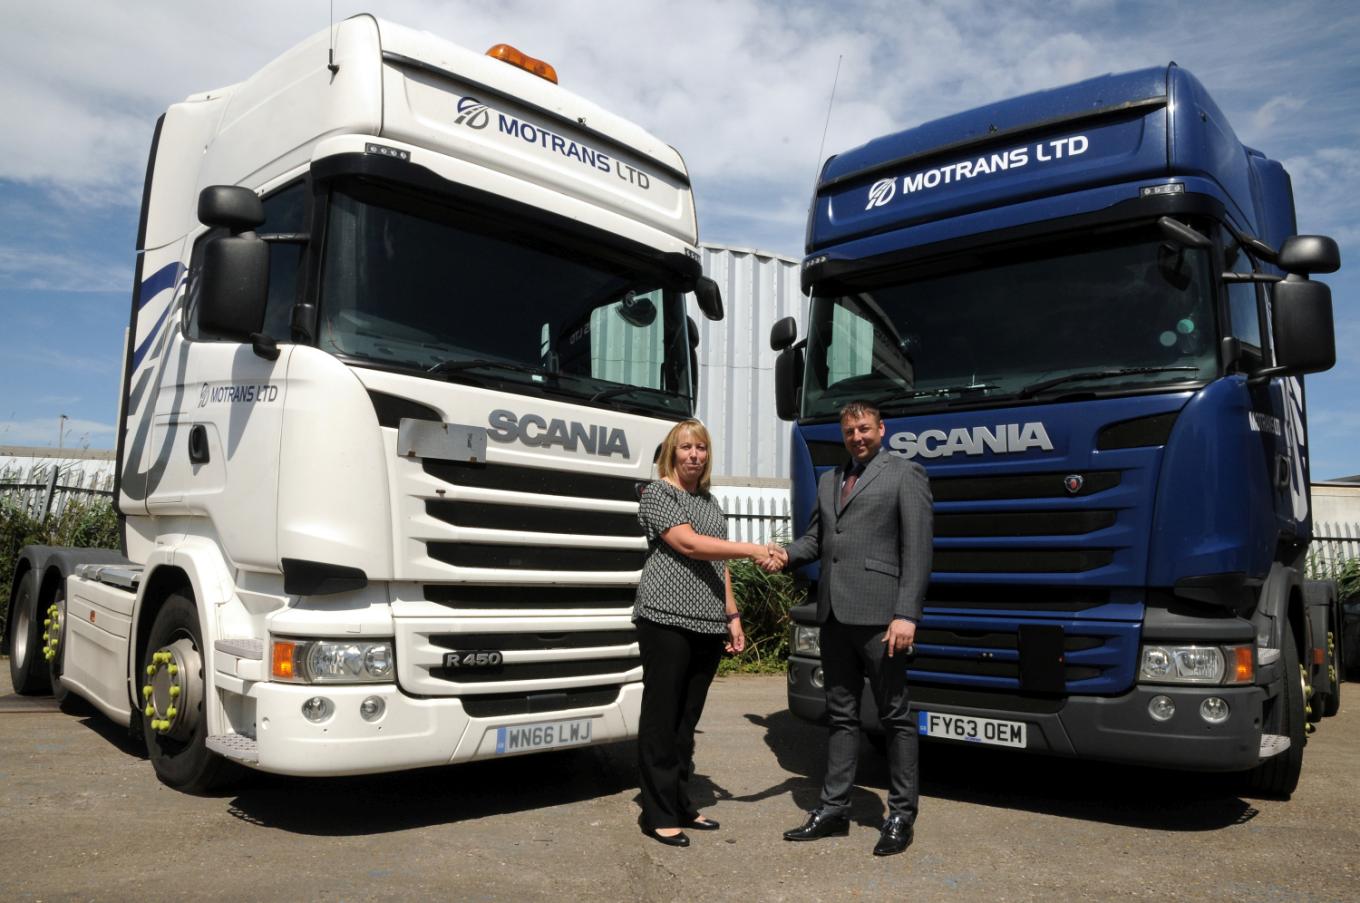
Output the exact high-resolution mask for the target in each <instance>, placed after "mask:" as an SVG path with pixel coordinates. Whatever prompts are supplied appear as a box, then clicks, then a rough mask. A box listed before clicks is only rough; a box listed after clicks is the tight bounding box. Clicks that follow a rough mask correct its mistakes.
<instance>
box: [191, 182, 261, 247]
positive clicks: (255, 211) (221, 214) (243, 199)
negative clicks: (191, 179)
mask: <svg viewBox="0 0 1360 903" xmlns="http://www.w3.org/2000/svg"><path fill="white" fill-rule="evenodd" d="M198 221H199V222H200V223H202V224H203V225H205V226H220V227H222V228H224V229H226V230H227V231H228V232H230V233H231V234H232V235H240V234H241V233H242V232H249V231H251V230H252V229H254V228H255V227H256V226H259V225H261V224H263V223H264V204H262V203H260V198H259V196H258V195H256V194H255V192H253V191H251V190H250V189H249V188H242V187H241V186H239V185H210V186H208V187H207V188H205V189H203V190H202V191H200V192H199V194H198Z"/></svg>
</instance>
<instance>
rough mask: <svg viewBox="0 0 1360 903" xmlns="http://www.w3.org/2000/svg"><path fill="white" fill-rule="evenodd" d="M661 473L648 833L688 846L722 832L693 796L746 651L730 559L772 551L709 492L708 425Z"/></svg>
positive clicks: (646, 601)
mask: <svg viewBox="0 0 1360 903" xmlns="http://www.w3.org/2000/svg"><path fill="white" fill-rule="evenodd" d="M657 470H658V472H659V474H660V477H661V479H659V480H657V481H655V482H653V483H651V484H649V485H648V486H647V488H646V489H645V490H644V491H643V493H642V501H641V504H640V505H639V506H638V520H639V521H641V522H642V526H643V528H644V529H645V530H646V533H647V542H648V545H649V547H650V551H649V552H648V555H647V562H646V564H645V565H644V566H643V569H642V580H641V581H640V583H639V584H638V593H637V602H636V604H635V606H634V608H633V622H634V624H636V625H637V637H638V648H639V649H640V650H641V653H642V686H643V689H642V719H641V723H640V724H639V726H638V767H639V771H640V772H641V775H642V780H641V784H642V787H641V789H642V829H643V832H644V833H645V834H647V836H648V837H652V838H655V839H656V840H658V841H660V842H661V843H664V844H667V845H668V846H677V847H685V846H689V838H688V837H686V836H685V833H684V829H685V828H693V829H696V830H700V831H715V830H717V828H718V823H717V822H716V821H713V820H712V819H708V818H704V817H703V816H701V815H700V814H699V813H698V811H697V810H696V809H695V808H694V805H693V804H692V803H691V802H690V799H689V779H690V776H691V775H693V773H694V729H695V726H696V725H698V723H699V716H700V714H702V713H703V708H704V698H705V697H706V696H707V695H708V687H709V684H710V683H712V681H713V675H714V674H716V673H717V671H718V660H719V659H720V658H721V657H722V653H723V649H724V648H726V650H727V651H728V652H734V653H735V652H741V651H742V650H743V649H745V648H746V636H745V634H744V633H742V629H741V616H740V615H739V614H738V612H737V605H736V601H735V599H734V598H733V596H732V579H731V576H730V575H729V574H728V573H727V566H726V565H725V564H723V562H724V561H725V560H726V559H729V558H756V559H760V560H764V559H766V558H767V557H768V555H769V550H768V549H767V548H766V547H765V546H760V545H756V544H754V543H749V542H728V541H727V539H726V538H725V537H726V536H727V525H726V517H725V516H724V515H723V512H722V509H721V508H719V507H718V504H717V502H716V501H714V499H713V497H712V496H711V495H709V492H708V485H709V477H710V474H711V473H712V470H713V461H712V458H711V457H710V456H709V436H708V430H707V429H705V428H704V425H703V424H702V423H700V422H699V421H697V420H685V421H682V422H680V423H677V424H676V425H675V427H674V428H673V429H672V430H671V431H670V433H669V434H668V435H667V436H666V441H665V442H663V443H662V445H661V453H660V455H659V456H658V458H657ZM724 641H725V642H724Z"/></svg>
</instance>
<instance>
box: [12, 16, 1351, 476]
mask: <svg viewBox="0 0 1360 903" xmlns="http://www.w3.org/2000/svg"><path fill="white" fill-rule="evenodd" d="M357 12H371V13H374V14H376V15H378V16H379V17H381V18H385V19H389V20H391V21H394V22H398V23H401V24H404V25H409V26H412V27H416V28H422V29H425V30H427V31H430V32H433V33H434V34H437V35H439V36H441V37H444V38H446V39H449V40H451V41H454V42H455V43H458V44H462V45H464V46H466V47H469V48H472V49H474V50H483V49H485V48H487V47H490V46H491V45H493V44H497V43H501V42H506V43H510V44H513V45H515V46H516V47H518V48H520V49H521V50H523V51H524V52H526V53H529V54H531V55H533V56H537V57H540V58H542V59H545V60H548V61H549V62H551V63H552V64H553V65H554V66H555V67H556V69H557V71H558V75H559V78H560V80H561V83H562V84H563V86H565V87H568V88H570V89H571V90H572V91H574V92H576V93H578V94H581V95H584V96H585V97H588V98H590V99H591V100H593V101H595V102H596V103H598V104H600V105H601V106H603V107H605V108H607V109H609V110H611V111H613V112H616V113H618V114H620V115H623V116H625V117H627V118H629V119H632V120H634V121H635V122H638V123H639V124H641V125H642V126H643V127H645V128H647V129H648V130H649V131H651V132H652V133H653V134H655V135H657V136H658V137H660V138H661V139H662V140H664V141H666V142H667V143H669V144H671V145H673V146H675V147H676V148H678V149H679V150H680V152H681V153H682V154H683V155H684V157H685V160H686V162H687V164H688V166H689V169H690V174H691V178H692V180H693V183H694V189H695V194H696V203H697V206H698V211H699V228H700V236H701V240H703V241H706V242H717V243H721V244H729V245H736V246H741V247H753V248H759V249H761V250H765V251H770V252H775V253H779V254H784V255H788V256H791V257H799V256H801V254H802V243H803V230H804V221H805V217H806V214H807V205H808V201H809V199H810V197H811V192H812V186H813V180H814V178H815V176H816V173H817V170H818V168H819V163H820V161H821V160H822V159H823V158H824V157H825V156H826V155H829V154H832V153H836V152H839V151H843V150H846V149H848V148H851V147H854V146H856V145H859V144H862V143H863V142H865V141H867V140H868V139H870V138H873V137H876V136H878V135H881V134H885V133H888V132H893V131H897V130H900V129H904V128H910V127H912V126H915V125H918V124H920V123H922V122H926V121H929V120H931V119H935V118H938V117H940V116H944V115H948V114H950V113H955V112H959V111H962V110H965V109H969V108H971V107H974V106H977V105H979V104H984V103H989V102H992V101H996V100H1001V99H1003V98H1006V97H1011V96H1015V95H1017V94H1022V93H1026V92H1029V91H1035V90H1041V89H1045V88H1052V87H1057V86H1060V85H1063V84H1066V83H1069V82H1072V81H1077V80H1080V79H1084V78H1089V77H1092V76H1096V75H1101V74H1105V73H1108V72H1123V71H1128V70H1132V69H1139V68H1143V67H1146V66H1155V65H1164V64H1166V63H1167V62H1170V61H1173V60H1174V61H1175V62H1176V63H1178V64H1179V65H1181V66H1183V67H1185V68H1187V69H1189V70H1190V71H1191V72H1192V73H1194V74H1195V75H1196V76H1197V77H1198V78H1199V79H1200V81H1202V82H1203V83H1204V85H1205V86H1206V88H1207V89H1208V90H1209V92H1210V94H1211V95H1212V96H1213V97H1214V98H1215V100H1216V101H1217V102H1218V104H1219V106H1220V107H1221V108H1222V109H1223V111H1224V113H1225V114H1226V115H1227V117H1228V119H1229V121H1230V122H1231V123H1232V124H1233V127H1234V129H1235V130H1236V131H1237V134H1238V136H1239V137H1240V138H1241V140H1242V141H1243V142H1244V143H1246V144H1248V145H1250V146H1253V147H1256V148H1259V149H1260V150H1262V151H1263V152H1265V153H1266V154H1267V155H1269V156H1271V157H1274V158H1275V159H1277V160H1280V161H1281V162H1283V163H1284V164H1285V166H1286V168H1287V169H1288V170H1289V171H1290V173H1291V175H1292V176H1293V180H1294V191H1295V199H1296V205H1297V208H1298V225H1299V231H1300V232H1302V233H1320V234H1325V235H1331V236H1333V237H1334V238H1336V239H1337V241H1338V242H1339V243H1340V246H1341V259H1342V269H1341V271H1340V272H1338V273H1336V274H1333V275H1332V276H1329V277H1323V278H1324V281H1326V282H1328V283H1329V284H1330V285H1331V286H1332V290H1333V303H1334V311H1335V318H1336V328H1337V350H1338V356H1339V358H1340V362H1339V363H1338V364H1337V366H1336V367H1335V368H1334V369H1333V370H1331V371H1330V372H1328V373H1325V374H1321V375H1318V376H1311V377H1308V379H1307V393H1308V406H1309V434H1310V435H1309V439H1310V445H1311V456H1312V474H1313V478H1314V480H1318V479H1328V478H1335V477H1341V476H1349V475H1354V474H1360V404H1357V400H1356V394H1357V393H1356V389H1357V388H1360V355H1357V353H1356V350H1357V349H1360V307H1357V304H1360V293H1358V292H1357V288H1360V206H1357V200H1360V5H1355V4H1351V3H1345V2H1288V0H1284V2H1280V0H1275V2H1255V0H1237V2H1223V0H1202V2H1186V3H1174V2H1161V0H1148V2H1136V3H1135V2H1114V0H1073V2H1070V3H1065V4H1064V3H1058V2H1029V0H1000V2H998V0H950V2H947V3H945V2H939V0H935V2H917V0H838V2H835V3H830V2H827V3H818V2H774V0H688V2H683V3H682V2H676V0H626V2H604V0H580V2H578V0H558V2H530V0H502V2H497V3H487V2H485V0H481V2H433V0H390V2H389V0H369V2H366V3H354V2H349V0H335V2H334V15H335V18H336V19H337V20H338V19H342V18H345V17H347V16H349V15H352V14H354V13H357ZM329 14H330V12H329V5H328V2H327V0H287V2H283V0H267V2H262V0H234V2H233V3H230V4H200V3H183V2H171V0H160V2H153V0H120V2H117V3H109V2H106V0H70V2H65V0H49V2H45V3H16V2H6V3H3V4H2V5H0V85H3V86H4V89H3V92H0V146H3V148H4V150H5V152H4V153H3V154H0V324H2V325H0V445H39V446H56V445H58V444H59V443H60V444H63V445H65V446H68V447H70V446H75V447H89V448H112V447H113V444H114V441H115V436H114V420H115V419H116V416H117V404H118V378H119V370H120V361H121V354H122V340H123V339H122V337H123V329H124V327H125V326H126V324H127V318H128V310H129V304H130V290H131V284H132V274H133V266H134V244H135V238H136V228H137V214H138V209H139V208H138V204H139V200H140V194H141V189H142V180H143V177H144V174H145V167H146V157H147V152H148V149H149V146H150V141H151V134H152V129H153V127H154V124H155V121H156V117H157V116H159V115H160V113H161V112H163V111H164V110H165V108H166V107H167V106H168V105H170V104H171V103H174V102H177V101H179V100H182V99H183V98H185V97H186V96H188V95H189V94H193V93H197V92H200V91H204V90H208V89H211V88H217V87H222V86H225V85H229V84H232V83H235V82H237V81H240V80H241V79H243V78H245V77H246V76H247V75H249V74H250V73H252V72H253V71H255V70H256V69H258V68H260V67H261V66H263V65H264V64H265V63H267V62H268V61H269V60H271V59H273V58H274V57H275V56H277V55H278V54H280V53H282V52H283V51H284V50H286V49H288V48H289V47H291V46H292V45H294V44H296V43H298V42H299V41H301V40H303V39H304V38H306V37H308V36H309V35H311V34H313V33H315V32H317V31H320V30H321V29H323V28H324V27H325V26H326V24H327V19H328V16H329ZM838 67H839V74H838ZM833 81H834V85H835V90H834V103H833V104H830V115H829V118H828V105H829V101H831V99H832V88H833ZM824 134H825V139H824V141H823V135H824ZM63 415H65V418H64V419H63Z"/></svg>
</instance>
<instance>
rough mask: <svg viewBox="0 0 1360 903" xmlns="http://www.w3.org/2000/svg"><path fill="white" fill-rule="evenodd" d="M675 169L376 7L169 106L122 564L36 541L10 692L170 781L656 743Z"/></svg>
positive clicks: (19, 589)
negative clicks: (658, 573)
mask: <svg viewBox="0 0 1360 903" xmlns="http://www.w3.org/2000/svg"><path fill="white" fill-rule="evenodd" d="M697 237H698V236H697V221H696V217H695V212H694V203H693V196H692V193H691V190H690V185H689V179H688V176H687V173H686V170H685V165H684V162H683V161H682V160H681V158H680V155H679V154H678V153H677V152H676V151H675V150H674V149H672V148H671V147H669V146H667V145H666V144H664V143H662V142H661V141H659V140H657V139H656V138H654V137H652V136H651V135H649V134H648V133H647V132H645V131H644V130H642V129H641V128H639V127H637V126H635V125H633V124H630V123H628V122H626V121H624V120H622V119H620V118H619V117H617V116H614V115H612V114H610V113H608V112H605V111H604V110H602V109H600V108H599V107H597V106H595V105H593V104H591V103H589V102H588V101H585V100H583V99H581V98H579V97H577V96H575V95H573V94H571V93H569V92H567V91H565V90H563V89H562V88H560V87H558V86H557V84H556V73H555V72H554V71H553V70H552V68H551V67H550V66H548V65H547V64H545V63H543V62H542V61H538V60H534V59H532V58H529V57H525V56H523V55H522V54H520V53H519V52H518V51H516V50H514V49H513V48H510V47H507V46H506V45H498V46H497V47H495V48H492V50H491V51H488V54H487V55H481V54H476V53H473V52H469V51H467V50H464V49H462V48H459V47H457V46H454V45H453V44H450V43H448V42H446V41H443V40H440V39H438V38H436V37H434V36H432V35H430V34H428V33H424V32H420V31H415V30H412V29H409V28H403V27H400V26H397V25H393V24H390V23H387V22H383V21H379V20H377V19H374V18H372V17H370V16H357V17H355V18H352V19H349V20H347V21H345V22H343V23H341V24H339V25H337V26H336V27H334V29H328V30H327V31H326V32H323V33H321V34H319V35H317V36H316V37H314V38H312V39H311V40H309V41H307V42H305V43H303V44H301V45H300V46H298V47H296V48H295V49H293V50H291V51H289V52H288V53H286V54H284V55H283V56H281V57H280V58H278V59H277V60H275V61H274V62H272V63H270V64H269V65H268V66H266V67H265V68H264V69H262V70H260V71H259V72H258V73H256V74H255V75H253V76H252V77H251V78H249V79H248V80H246V81H244V82H242V83H240V84H238V85H234V86H232V87H229V88H224V89H222V90H220V91H209V92H206V93H203V94H198V95H195V96H193V97H190V98H188V99H187V100H186V101H185V102H183V103H179V104H175V105H174V106H172V107H171V108H170V109H169V111H168V112H167V113H166V114H165V115H164V116H163V117H162V118H161V120H160V122H159V124H158V125H157V128H156V134H155V138H154V140H153V143H152V149H151V156H150V161H149V163H148V166H147V173H146V187H145V193H144V196H143V199H142V212H141V222H140V226H139V231H138V240H137V241H138V243H137V249H138V251H137V263H136V278H135V282H134V286H133V294H132V312H131V320H130V324H129V327H128V333H127V346H126V357H125V366H124V373H123V383H122V395H121V409H120V412H119V430H118V464H117V466H118V486H117V493H116V505H117V508H118V511H119V512H120V515H121V520H122V525H123V537H124V548H123V549H122V550H121V551H120V552H113V551H106V552H101V551H98V550H89V549H54V548H40V547H30V548H27V549H25V550H23V552H22V556H21V560H20V562H19V565H18V568H17V570H16V574H15V579H14V585H13V588H12V593H11V596H10V602H9V605H10V609H9V618H8V622H7V623H8V624H9V630H8V635H7V636H6V638H5V640H6V644H7V646H8V650H9V652H10V655H11V659H10V667H11V675H12V678H13V682H14V686H15V689H16V690H17V691H18V692H21V693H42V692H47V691H49V690H50V691H51V692H53V693H55V694H56V695H58V696H59V697H64V696H65V695H66V694H77V695H78V696H79V697H81V698H83V699H85V700H87V701H88V702H90V703H92V704H93V705H94V706H96V707H97V708H98V709H100V710H101V711H102V712H103V713H104V714H105V715H107V716H108V717H110V718H112V719H114V720H115V721H117V722H119V723H120V724H126V725H128V726H129V727H130V728H131V729H132V731H133V732H134V733H136V734H141V735H142V736H144V737H145V740H146V743H147V746H148V749H149V753H150V758H151V761H152V763H153V765H154V766H155V769H156V772H157V774H158V775H159V777H160V778H161V780H163V781H164V782H165V783H167V784H170V785H171V786H174V787H178V788H182V789H184V790H187V791H199V790H203V789H206V788H208V787H210V786H212V785H213V784H214V783H216V782H219V781H220V779H221V778H222V777H223V776H224V774H226V773H227V771H229V770H230V768H229V767H225V766H227V763H229V762H235V763H240V764H243V765H246V766H249V767H252V768H257V769H260V770H263V771H269V772H276V773H282V774H293V775H339V774H356V773H363V772H379V771H391V770H397V769H404V768H417V767H421V766H429V765H438V764H444V763H450V762H461V761H468V760H472V759H482V758H487V757H494V756H500V755H511V754H517V753H524V752H530V751H534V750H540V749H549V748H555V747H562V746H571V745H582V744H591V743H604V742H610V741H616V740H620V739H624V738H628V737H631V736H633V735H634V734H635V731H636V727H637V719H638V709H639V702H640V698H641V690H642V687H641V683H640V680H641V671H642V669H641V666H640V662H639V659H638V650H637V644H636V642H635V640H634V634H633V629H632V625H631V623H630V620H629V615H630V609H631V605H632V600H633V594H634V588H635V586H636V584H637V580H638V576H639V573H640V570H641V566H642V561H643V557H644V554H645V551H646V543H645V540H644V537H643V536H642V533H641V530H640V528H639V526H638V523H637V518H636V512H637V495H636V486H637V483H638V481H642V480H646V479H647V478H649V476H650V475H651V473H652V468H653V463H654V458H655V454H656V450H657V448H658V445H659V443H660V441H661V439H662V437H663V436H664V435H665V433H666V431H667V430H668V429H669V427H670V426H671V425H672V423H673V422H675V421H677V420H680V419H682V418H684V417H687V416H689V415H690V413H691V411H692V408H693V399H694V398H695V376H696V366H695V361H694V342H695V339H696V337H697V332H696V328H695V325H694V324H693V323H692V322H691V321H690V320H689V318H688V317H687V316H686V313H685V303H686V293H691V292H692V293H694V295H695V297H696V300H697V304H698V307H699V309H700V310H701V311H702V312H703V314H704V315H706V316H708V317H710V318H713V319H717V318H720V317H721V316H722V301H721V298H720V296H719V293H718V289H717V285H716V284H715V283H714V282H713V281H712V280H710V279H707V278H705V277H704V276H703V275H702V273H701V270H700V264H699V254H698V249H697V247H696V241H697Z"/></svg>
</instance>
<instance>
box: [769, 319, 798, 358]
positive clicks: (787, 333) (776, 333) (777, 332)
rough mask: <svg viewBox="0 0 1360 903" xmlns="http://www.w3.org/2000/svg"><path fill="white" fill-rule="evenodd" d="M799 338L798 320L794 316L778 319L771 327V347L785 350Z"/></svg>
mask: <svg viewBox="0 0 1360 903" xmlns="http://www.w3.org/2000/svg"><path fill="white" fill-rule="evenodd" d="M797 338H798V321H797V320H795V319H794V318H793V317H784V318H782V319H779V320H776V321H775V324H774V325H773V326H771V327H770V349H771V350H773V351H783V350H784V349H785V348H787V347H789V346H790V345H792V344H793V342H794V340H795V339H797Z"/></svg>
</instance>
